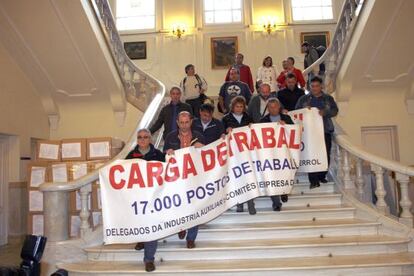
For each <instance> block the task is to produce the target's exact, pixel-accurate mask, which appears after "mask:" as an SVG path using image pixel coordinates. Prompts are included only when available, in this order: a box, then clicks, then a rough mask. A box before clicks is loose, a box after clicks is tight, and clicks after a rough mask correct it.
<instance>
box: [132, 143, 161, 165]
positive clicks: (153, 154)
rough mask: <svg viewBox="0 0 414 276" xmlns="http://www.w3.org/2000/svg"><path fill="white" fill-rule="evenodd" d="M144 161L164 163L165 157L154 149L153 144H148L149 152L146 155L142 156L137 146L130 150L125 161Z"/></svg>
mask: <svg viewBox="0 0 414 276" xmlns="http://www.w3.org/2000/svg"><path fill="white" fill-rule="evenodd" d="M134 158H139V159H144V160H146V161H161V162H164V161H165V155H164V153H162V152H161V151H160V150H158V149H156V148H155V147H154V145H153V144H150V151H149V152H147V154H145V155H143V154H142V153H141V152H140V151H139V146H138V145H137V146H136V147H135V148H134V149H133V150H131V151H130V152H129V153H128V155H127V157H125V159H134Z"/></svg>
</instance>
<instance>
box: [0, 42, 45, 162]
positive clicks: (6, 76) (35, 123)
mask: <svg viewBox="0 0 414 276" xmlns="http://www.w3.org/2000/svg"><path fill="white" fill-rule="evenodd" d="M0 84H1V85H0V133H3V134H8V135H16V136H18V137H19V140H20V156H30V138H32V137H33V138H43V139H47V138H49V123H48V118H47V116H46V114H45V112H44V110H43V106H42V104H41V102H40V99H39V97H38V94H37V92H36V90H35V89H34V88H33V86H32V83H31V82H30V81H29V80H28V79H27V77H26V76H25V75H24V74H23V72H22V71H21V70H20V68H19V66H18V65H17V64H16V63H15V62H14V60H13V59H12V58H11V57H10V55H9V54H8V53H7V52H6V51H5V49H4V48H3V46H2V45H1V44H0Z"/></svg>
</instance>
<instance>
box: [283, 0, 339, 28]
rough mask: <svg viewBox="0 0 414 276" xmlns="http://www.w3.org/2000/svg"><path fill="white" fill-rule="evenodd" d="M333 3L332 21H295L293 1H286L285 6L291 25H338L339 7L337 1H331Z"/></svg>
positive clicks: (286, 15)
mask: <svg viewBox="0 0 414 276" xmlns="http://www.w3.org/2000/svg"><path fill="white" fill-rule="evenodd" d="M331 3H332V19H304V20H293V6H292V0H284V2H283V4H284V7H286V8H285V9H284V10H285V17H286V18H288V21H289V23H291V24H309V25H312V24H336V22H337V19H338V12H339V11H338V10H337V5H335V0H331Z"/></svg>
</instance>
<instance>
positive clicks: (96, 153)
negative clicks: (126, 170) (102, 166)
mask: <svg viewBox="0 0 414 276" xmlns="http://www.w3.org/2000/svg"><path fill="white" fill-rule="evenodd" d="M86 144H87V147H86V156H87V159H88V160H104V159H110V158H111V153H112V138H110V137H102V138H90V139H87V141H86Z"/></svg>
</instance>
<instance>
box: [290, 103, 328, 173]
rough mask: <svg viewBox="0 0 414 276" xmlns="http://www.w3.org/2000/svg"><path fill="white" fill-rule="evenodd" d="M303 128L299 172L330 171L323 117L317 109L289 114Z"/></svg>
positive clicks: (306, 109) (304, 109)
mask: <svg viewBox="0 0 414 276" xmlns="http://www.w3.org/2000/svg"><path fill="white" fill-rule="evenodd" d="M288 114H289V115H290V117H291V118H292V120H293V122H294V123H295V124H299V125H301V126H302V127H303V128H302V145H301V154H300V161H299V170H298V172H320V171H326V170H327V169H328V159H327V155H326V147H325V135H324V130H323V120H322V116H321V115H319V110H318V109H317V108H314V107H313V108H311V109H308V108H303V109H299V110H295V111H291V112H289V113H288Z"/></svg>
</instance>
